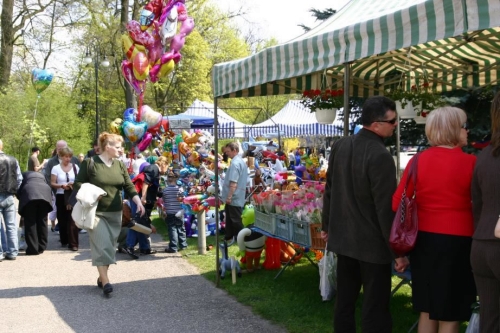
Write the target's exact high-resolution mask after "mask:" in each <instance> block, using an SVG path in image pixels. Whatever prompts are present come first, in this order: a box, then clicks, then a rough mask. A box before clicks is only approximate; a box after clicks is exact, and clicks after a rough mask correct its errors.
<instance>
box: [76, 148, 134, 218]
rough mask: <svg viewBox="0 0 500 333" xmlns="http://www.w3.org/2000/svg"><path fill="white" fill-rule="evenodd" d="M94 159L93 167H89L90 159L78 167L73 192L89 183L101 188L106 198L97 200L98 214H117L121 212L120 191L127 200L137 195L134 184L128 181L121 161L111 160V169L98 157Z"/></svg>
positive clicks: (128, 177)
mask: <svg viewBox="0 0 500 333" xmlns="http://www.w3.org/2000/svg"><path fill="white" fill-rule="evenodd" d="M91 158H93V159H94V163H93V167H89V165H88V163H89V161H90V158H88V159H85V160H84V161H83V162H82V165H81V167H80V172H78V175H77V176H76V179H75V187H74V189H75V190H78V189H79V188H80V186H81V185H82V184H83V183H91V184H94V185H95V186H97V187H100V188H102V189H103V190H104V191H106V193H107V194H108V195H107V196H105V197H103V198H102V199H101V200H99V204H98V205H97V211H98V212H117V211H121V210H122V195H121V194H122V193H121V192H122V190H125V193H126V194H127V195H128V196H129V198H133V197H134V196H135V195H137V192H136V190H135V187H134V184H132V182H131V181H130V176H129V175H128V172H127V169H126V168H125V165H124V164H123V162H122V161H119V160H113V164H111V167H108V166H106V164H104V162H103V161H102V160H101V158H100V157H99V156H93V157H91Z"/></svg>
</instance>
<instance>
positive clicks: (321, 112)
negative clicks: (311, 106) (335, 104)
mask: <svg viewBox="0 0 500 333" xmlns="http://www.w3.org/2000/svg"><path fill="white" fill-rule="evenodd" d="M337 110H338V109H336V108H333V109H316V112H315V114H316V120H317V121H318V123H320V124H333V122H334V121H335V118H337Z"/></svg>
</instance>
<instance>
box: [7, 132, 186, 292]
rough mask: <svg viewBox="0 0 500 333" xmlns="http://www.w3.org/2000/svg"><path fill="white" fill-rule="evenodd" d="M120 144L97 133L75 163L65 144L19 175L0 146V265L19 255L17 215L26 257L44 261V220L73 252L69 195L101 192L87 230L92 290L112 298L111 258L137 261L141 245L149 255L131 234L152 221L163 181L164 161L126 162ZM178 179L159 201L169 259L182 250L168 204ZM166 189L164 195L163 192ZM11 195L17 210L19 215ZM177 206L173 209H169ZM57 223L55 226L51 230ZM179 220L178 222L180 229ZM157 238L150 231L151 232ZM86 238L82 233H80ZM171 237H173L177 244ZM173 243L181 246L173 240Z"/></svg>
mask: <svg viewBox="0 0 500 333" xmlns="http://www.w3.org/2000/svg"><path fill="white" fill-rule="evenodd" d="M123 149H124V147H123V138H122V137H121V136H119V135H115V134H109V133H106V132H104V133H102V134H101V135H100V136H99V139H98V140H96V141H95V142H94V144H93V148H92V149H91V150H89V151H88V152H87V153H86V154H85V155H84V154H83V153H81V154H79V155H78V158H76V157H75V156H73V150H72V149H71V148H70V147H68V144H67V143H66V141H64V140H59V141H57V143H56V147H55V149H54V151H53V154H52V157H50V158H48V159H44V160H43V161H42V162H41V163H40V161H39V155H40V149H39V148H38V147H33V148H32V154H31V156H30V158H29V161H28V171H26V172H24V173H21V168H20V166H19V163H18V161H17V160H16V159H15V158H14V157H12V156H9V155H6V154H5V153H3V143H2V142H1V140H0V172H1V175H2V177H3V179H2V184H1V185H0V212H1V214H2V220H3V225H5V227H3V225H2V224H1V222H0V233H1V236H2V237H1V238H0V261H3V260H4V259H5V260H15V259H16V258H17V256H18V254H19V251H20V246H19V237H18V226H17V213H19V215H20V216H21V223H20V225H19V230H23V239H24V240H25V242H26V247H25V248H23V247H22V246H21V250H25V251H26V255H40V254H43V253H44V251H45V250H46V248H47V243H48V228H49V226H48V225H47V224H48V221H50V223H51V224H50V229H51V231H52V232H56V231H57V232H58V234H59V242H60V245H61V247H63V248H68V249H69V250H71V251H78V248H79V234H80V233H81V232H82V231H85V230H81V229H79V228H78V227H77V225H76V224H75V221H74V220H73V217H72V210H73V204H74V203H72V202H71V200H72V199H71V198H72V195H74V194H75V193H76V192H77V191H78V190H79V189H80V187H81V185H82V184H84V183H90V184H93V185H96V186H97V187H99V188H101V189H103V190H104V191H105V192H106V193H107V194H106V195H105V196H103V197H101V198H100V199H99V202H98V205H97V209H96V213H95V220H94V228H93V229H90V230H88V236H89V241H90V247H91V256H92V264H93V265H94V266H96V267H97V271H98V279H97V286H99V287H100V288H102V289H103V293H104V294H109V293H111V292H112V291H113V287H112V285H111V283H110V279H109V277H108V267H109V265H110V264H112V263H114V262H115V253H116V252H117V251H118V252H121V253H125V254H128V255H129V256H130V257H132V258H133V259H138V258H139V257H138V256H137V255H136V254H135V252H134V248H135V247H136V246H137V245H138V246H139V252H140V254H141V255H152V254H155V253H156V250H153V249H151V246H150V240H149V236H147V235H145V234H143V233H140V232H137V231H135V230H133V229H131V228H130V229H129V228H128V223H129V222H130V221H131V219H132V218H133V217H134V216H137V217H140V218H143V219H145V220H146V221H149V223H150V222H151V220H150V216H151V212H152V210H153V206H154V204H155V202H156V199H157V196H158V195H159V194H160V195H161V192H160V191H159V190H160V175H162V174H166V172H167V169H168V163H167V159H166V158H165V157H163V156H158V154H154V155H156V156H151V155H150V154H149V152H148V151H145V152H144V155H143V154H140V155H138V156H137V158H135V159H134V158H129V157H127V156H125V154H124V151H123ZM177 177H178V175H176V174H174V173H170V174H169V175H168V178H169V182H168V184H169V186H168V187H167V188H165V193H164V194H163V198H164V200H165V202H164V207H166V208H167V220H166V221H165V223H166V224H167V227H168V230H169V234H170V236H171V237H170V244H169V245H170V246H169V247H167V248H166V249H165V252H167V253H174V252H177V251H178V250H179V251H180V250H183V249H185V248H186V247H187V242H186V236H185V235H186V231H185V227H184V223H183V219H182V218H179V217H175V216H174V219H172V216H171V215H170V214H169V212H171V211H172V209H177V210H179V209H178V206H179V201H178V199H177V197H176V198H175V200H174V199H173V197H172V191H175V192H178V188H177V185H176V180H177ZM162 190H163V189H162ZM14 196H17V198H18V200H19V205H18V207H17V211H16V205H15V202H14ZM172 200H174V202H171V201H172ZM56 220H57V224H56V223H55V222H56ZM179 221H182V223H179ZM149 227H150V228H151V229H152V231H153V232H156V230H155V228H154V226H153V225H151V224H150V225H149ZM85 232H86V231H85ZM174 232H175V237H174ZM176 238H178V241H176V240H175V239H176Z"/></svg>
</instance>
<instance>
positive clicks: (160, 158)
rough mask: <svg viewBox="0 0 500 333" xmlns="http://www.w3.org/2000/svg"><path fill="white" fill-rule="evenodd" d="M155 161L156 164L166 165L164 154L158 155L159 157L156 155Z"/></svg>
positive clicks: (166, 160)
mask: <svg viewBox="0 0 500 333" xmlns="http://www.w3.org/2000/svg"><path fill="white" fill-rule="evenodd" d="M155 163H156V164H158V165H163V166H165V165H168V159H167V158H166V157H165V156H160V157H158V159H157V160H156V162H155Z"/></svg>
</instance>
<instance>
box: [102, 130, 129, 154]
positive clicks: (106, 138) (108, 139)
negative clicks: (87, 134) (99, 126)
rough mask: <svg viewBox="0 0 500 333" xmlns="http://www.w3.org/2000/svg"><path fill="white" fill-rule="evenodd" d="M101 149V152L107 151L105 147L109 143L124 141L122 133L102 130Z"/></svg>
mask: <svg viewBox="0 0 500 333" xmlns="http://www.w3.org/2000/svg"><path fill="white" fill-rule="evenodd" d="M98 142H99V149H100V150H101V152H104V151H106V150H105V148H106V146H107V145H114V144H116V143H118V142H120V143H122V142H123V138H122V136H121V135H118V134H111V133H108V132H102V133H101V135H99V141H98Z"/></svg>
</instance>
